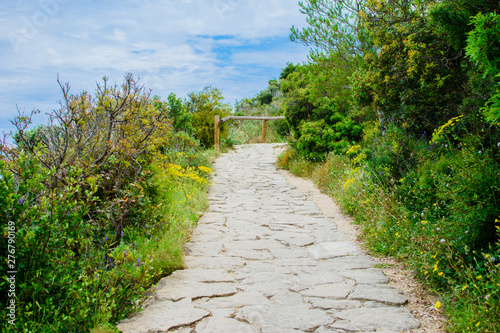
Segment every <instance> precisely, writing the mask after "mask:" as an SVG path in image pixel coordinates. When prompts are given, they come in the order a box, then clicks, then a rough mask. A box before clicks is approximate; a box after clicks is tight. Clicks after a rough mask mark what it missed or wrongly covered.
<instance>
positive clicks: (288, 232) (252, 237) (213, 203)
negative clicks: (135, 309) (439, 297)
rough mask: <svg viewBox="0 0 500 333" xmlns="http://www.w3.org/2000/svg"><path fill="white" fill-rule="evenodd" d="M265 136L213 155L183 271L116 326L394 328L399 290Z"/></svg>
mask: <svg viewBox="0 0 500 333" xmlns="http://www.w3.org/2000/svg"><path fill="white" fill-rule="evenodd" d="M276 146H277V145H275V144H259V145H243V146H238V147H236V150H234V151H231V152H229V153H226V154H224V155H222V156H221V157H219V158H218V159H217V161H216V163H215V165H214V166H215V172H216V175H215V177H214V180H213V185H212V187H211V191H210V208H209V210H208V212H207V213H206V214H205V215H204V216H203V217H202V218H201V220H200V221H199V226H198V227H197V228H196V230H195V231H194V234H193V237H192V240H191V242H190V243H189V244H187V246H186V248H187V255H186V257H185V263H186V267H187V268H186V269H185V270H180V271H176V272H174V273H173V274H172V275H171V276H169V277H166V278H164V279H162V280H161V281H160V283H159V285H158V287H157V292H156V294H155V300H154V302H153V303H152V304H151V305H150V306H148V307H147V308H146V309H145V310H144V311H143V312H142V313H140V314H139V315H137V316H135V317H133V318H130V319H127V320H125V321H123V322H121V323H120V325H118V328H119V329H120V331H123V332H182V333H187V332H190V333H225V332H228V333H246V332H263V333H266V332H273V333H275V332H276V333H288V332H295V333H297V332H316V333H326V332H338V333H341V332H342V333H344V332H385V333H389V332H402V331H409V330H411V329H415V328H418V327H419V326H420V324H419V322H418V321H417V320H416V319H415V318H414V316H413V315H412V314H411V313H410V311H409V310H408V309H406V308H405V307H404V304H405V303H406V302H407V300H406V298H405V297H404V296H403V295H402V294H401V292H399V291H398V290H397V289H395V288H393V287H391V286H390V285H389V284H388V279H387V277H386V276H385V275H384V274H383V273H382V271H381V270H380V269H377V268H374V264H375V263H374V261H373V260H372V259H371V258H370V257H369V256H367V255H365V254H363V252H362V251H361V250H360V249H359V248H358V247H357V245H356V244H355V243H354V242H351V241H348V240H347V238H346V236H345V235H344V234H343V233H342V232H341V231H338V230H337V228H336V224H335V221H334V220H331V219H329V218H327V217H325V216H324V215H322V214H321V212H320V211H319V209H318V208H317V207H316V205H315V204H314V203H313V202H312V201H309V200H308V199H307V198H306V197H305V195H304V194H303V193H301V192H299V191H298V190H297V189H296V188H294V187H293V186H291V185H290V184H289V183H288V182H287V181H286V179H285V178H284V177H283V176H282V175H280V174H279V173H278V172H277V171H276V168H275V167H274V162H275V158H276V154H275V150H276V149H275V148H276Z"/></svg>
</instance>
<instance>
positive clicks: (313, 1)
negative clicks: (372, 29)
mask: <svg viewBox="0 0 500 333" xmlns="http://www.w3.org/2000/svg"><path fill="white" fill-rule="evenodd" d="M299 6H300V11H301V13H303V14H305V15H307V18H306V21H307V23H308V24H309V27H305V28H302V29H300V30H299V29H297V28H295V27H292V29H291V31H292V34H291V35H290V39H291V40H292V41H300V42H302V43H304V44H305V45H314V46H316V47H318V48H319V49H321V50H322V51H324V53H325V54H329V53H336V54H339V55H340V56H341V57H342V58H343V59H344V60H346V61H352V60H353V59H356V58H359V57H361V58H362V57H363V55H364V53H365V52H366V51H367V50H369V49H371V47H372V43H371V40H370V36H369V34H368V33H367V31H366V29H365V27H364V26H363V24H362V22H361V17H360V15H359V13H361V12H362V11H364V10H365V6H366V1H364V0H349V1H331V0H308V1H305V2H303V1H299ZM313 54H314V52H313Z"/></svg>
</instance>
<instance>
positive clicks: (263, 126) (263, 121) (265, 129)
mask: <svg viewBox="0 0 500 333" xmlns="http://www.w3.org/2000/svg"><path fill="white" fill-rule="evenodd" d="M266 122H267V120H265V119H263V120H262V143H266V141H267V140H266V135H267V127H266Z"/></svg>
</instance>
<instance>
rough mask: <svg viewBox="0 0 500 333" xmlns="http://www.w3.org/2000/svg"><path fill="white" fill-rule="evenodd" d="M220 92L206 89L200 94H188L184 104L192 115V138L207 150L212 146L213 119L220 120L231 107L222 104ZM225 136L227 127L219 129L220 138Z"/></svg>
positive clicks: (211, 88)
mask: <svg viewBox="0 0 500 333" xmlns="http://www.w3.org/2000/svg"><path fill="white" fill-rule="evenodd" d="M223 98H224V97H223V96H222V92H221V91H220V90H219V89H217V88H213V87H206V88H205V89H203V90H202V91H200V92H193V93H191V94H189V99H188V101H187V102H186V108H187V110H188V112H190V113H191V114H192V115H193V121H192V124H193V127H194V136H195V137H196V138H197V139H198V140H200V142H201V144H202V145H203V146H204V147H206V148H208V147H211V146H213V145H214V118H215V116H219V117H220V118H221V119H222V118H224V117H227V116H229V115H230V114H231V107H230V106H229V105H228V104H224V103H222V100H223ZM226 136H227V125H226V124H223V125H222V126H221V127H220V138H221V139H224V138H225V137H226Z"/></svg>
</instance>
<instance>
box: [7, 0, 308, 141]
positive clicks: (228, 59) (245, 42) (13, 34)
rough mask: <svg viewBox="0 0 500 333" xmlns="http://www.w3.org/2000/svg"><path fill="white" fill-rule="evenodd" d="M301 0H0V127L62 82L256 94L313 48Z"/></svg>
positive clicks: (48, 100) (40, 105)
mask: <svg viewBox="0 0 500 333" xmlns="http://www.w3.org/2000/svg"><path fill="white" fill-rule="evenodd" d="M292 25H294V26H296V27H303V26H305V25H306V22H305V15H303V14H301V13H300V11H299V5H298V1H297V0H175V1H174V0H9V1H1V2H0V133H1V132H4V131H10V130H12V129H13V126H12V125H11V124H10V121H9V120H10V119H13V118H14V117H15V116H16V115H17V114H18V112H17V109H20V110H21V111H24V112H26V113H29V112H30V111H31V110H33V109H38V110H40V111H41V115H43V116H38V118H37V120H36V122H38V123H42V122H44V118H46V116H45V114H46V113H47V112H50V111H51V110H53V109H57V108H58V107H59V101H60V100H61V97H62V94H61V90H60V87H59V85H58V83H57V78H58V77H59V79H60V81H61V82H63V83H66V82H68V83H69V84H70V86H71V92H72V93H73V94H77V93H79V92H81V91H88V92H90V93H92V94H93V93H94V92H95V88H96V84H97V83H98V82H102V78H103V77H104V76H107V77H108V78H109V81H110V82H112V83H115V82H116V83H118V84H119V83H121V82H122V81H123V77H124V75H125V74H127V73H132V74H133V75H134V76H135V77H139V78H140V82H141V83H142V84H144V85H145V87H146V88H147V89H152V93H153V94H154V95H158V96H160V97H162V99H164V100H166V98H167V96H168V95H169V94H170V93H171V92H173V93H175V94H176V95H177V97H181V98H185V97H187V94H189V93H190V92H193V91H201V90H202V89H203V88H204V87H206V86H213V87H216V88H219V89H221V90H222V93H223V95H224V97H225V99H226V102H228V103H231V104H234V103H235V102H236V101H237V100H241V99H243V98H246V97H253V96H255V95H256V94H257V93H258V92H259V91H261V90H263V89H265V88H266V87H267V82H268V81H269V80H271V79H274V78H278V77H279V75H280V73H281V69H282V68H284V67H285V66H286V64H287V62H292V63H301V62H304V61H307V55H308V53H309V49H308V48H307V47H306V46H304V45H301V44H297V43H293V42H291V41H290V38H289V35H290V28H291V27H292Z"/></svg>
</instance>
